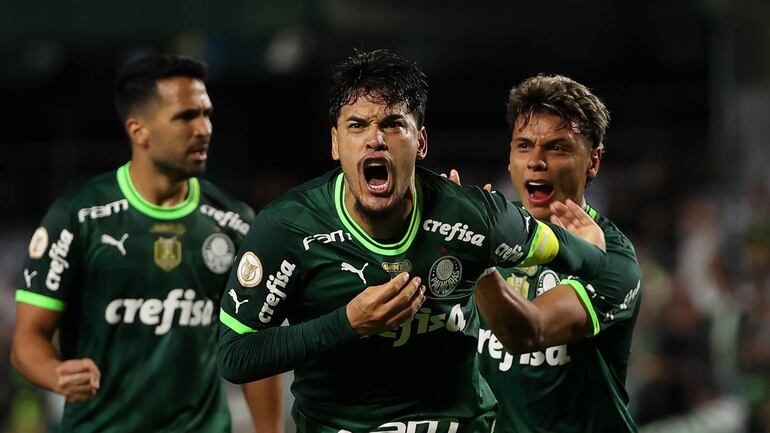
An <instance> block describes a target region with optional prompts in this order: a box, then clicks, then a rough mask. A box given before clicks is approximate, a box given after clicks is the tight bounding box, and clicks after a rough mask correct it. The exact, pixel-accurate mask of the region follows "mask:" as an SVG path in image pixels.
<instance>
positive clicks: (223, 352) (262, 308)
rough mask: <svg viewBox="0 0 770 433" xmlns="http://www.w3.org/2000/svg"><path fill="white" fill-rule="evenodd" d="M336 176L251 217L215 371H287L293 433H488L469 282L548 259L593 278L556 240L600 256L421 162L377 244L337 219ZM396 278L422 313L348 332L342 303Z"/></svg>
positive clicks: (346, 219)
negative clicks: (401, 229)
mask: <svg viewBox="0 0 770 433" xmlns="http://www.w3.org/2000/svg"><path fill="white" fill-rule="evenodd" d="M343 179H344V176H343V174H342V172H341V171H340V170H339V169H338V170H335V171H333V172H331V173H327V174H326V175H325V176H323V177H321V178H319V179H316V180H314V181H311V182H309V183H307V184H304V185H302V186H300V187H297V188H295V189H294V190H292V191H290V192H289V193H287V194H286V195H285V196H283V197H282V198H281V199H279V200H278V201H276V202H273V203H272V204H271V205H269V206H268V207H266V208H265V209H264V210H263V211H262V212H260V214H259V215H258V216H257V219H256V221H255V223H254V225H253V228H252V230H251V231H250V233H249V235H248V236H247V238H246V240H245V241H244V243H243V246H242V248H241V250H240V251H241V252H240V253H239V255H240V260H239V263H238V266H237V267H236V266H234V267H233V270H232V273H231V277H230V279H229V281H228V284H227V289H226V290H227V291H228V294H230V295H231V297H230V298H228V299H223V302H222V311H221V316H220V320H221V321H222V323H223V326H222V336H221V337H220V363H221V364H222V371H223V374H224V375H225V377H227V378H228V379H231V380H234V381H248V380H254V379H256V378H259V377H265V376H269V375H272V374H275V373H278V372H280V371H285V370H288V369H291V368H294V369H295V379H294V383H293V385H292V392H293V393H294V395H295V397H296V399H295V406H294V409H293V414H294V417H295V420H296V423H297V426H298V430H299V431H300V432H335V433H336V432H346V431H347V432H370V431H378V432H386V431H410V432H415V433H422V432H437V433H444V432H452V433H460V432H483V431H486V432H488V431H489V430H490V429H491V424H492V418H493V410H494V404H495V402H494V399H493V397H492V395H491V393H490V391H489V388H488V386H487V385H486V383H485V381H484V380H483V379H482V378H481V377H480V374H479V371H478V365H477V362H478V361H477V360H478V357H477V356H476V353H475V349H476V341H477V337H478V316H477V313H476V311H475V308H474V304H473V299H472V293H473V289H474V286H475V282H476V280H477V279H478V277H479V276H480V275H481V274H482V272H483V271H484V270H485V269H486V268H488V267H490V266H494V265H496V264H498V263H501V262H502V263H509V264H510V265H514V264H516V263H519V262H522V260H531V261H547V260H551V259H554V258H556V257H557V253H558V258H559V260H562V262H564V263H565V264H564V266H565V267H568V268H570V269H571V267H576V268H577V269H584V270H586V271H587V272H591V271H597V272H598V270H599V269H594V268H601V266H602V265H600V264H596V265H587V264H582V263H581V264H579V265H578V264H576V263H573V262H571V261H570V257H568V256H569V253H568V250H569V249H570V248H568V247H567V245H569V242H573V243H574V244H578V243H581V245H582V246H583V247H584V249H586V250H587V251H584V252H585V253H586V254H590V253H591V252H593V253H594V254H596V259H597V260H596V263H599V262H601V258H602V257H603V254H602V253H601V252H600V251H599V250H598V249H597V248H595V247H593V246H589V245H588V244H585V243H582V241H579V240H577V239H574V238H570V237H569V235H568V234H566V232H564V231H562V230H560V229H558V228H551V227H549V226H547V225H545V224H542V223H537V222H536V220H534V219H533V218H532V217H531V216H530V215H529V214H528V213H527V212H526V211H525V210H522V209H520V208H519V207H517V206H513V205H512V204H510V202H508V201H507V200H505V198H504V197H502V196H501V195H499V194H497V193H487V192H486V191H483V190H481V189H479V188H476V187H459V186H457V185H455V184H453V183H452V182H450V181H448V180H447V179H445V178H442V177H440V176H438V175H436V174H435V173H432V172H430V171H428V170H424V169H421V168H418V169H417V173H416V186H415V192H414V203H415V205H414V207H413V211H412V213H411V217H410V218H411V219H410V221H409V224H408V227H407V229H406V232H405V234H404V236H403V238H402V239H400V240H398V241H397V242H394V243H391V244H383V243H380V242H378V241H376V240H374V239H372V238H371V237H370V236H369V235H368V234H367V233H366V232H365V231H364V230H363V229H361V228H360V227H359V226H358V225H357V224H356V223H355V221H354V220H353V218H352V217H351V216H350V215H349V214H348V211H347V209H346V208H345V204H344V194H345V188H344V183H343V182H344V180H343ZM557 239H558V240H557ZM560 246H563V248H562V249H561V250H560V249H559V247H560ZM574 247H575V248H579V246H578V245H575V246H574ZM404 271H408V272H409V273H410V275H413V276H420V277H421V278H422V281H423V284H425V286H426V288H427V290H426V297H427V299H426V301H425V303H424V304H423V305H422V308H421V309H420V310H419V311H418V312H417V314H415V316H414V317H413V318H412V319H409V320H407V321H406V322H404V323H403V324H402V325H401V326H399V327H398V328H397V329H396V330H394V331H388V332H383V333H382V334H380V335H373V336H369V337H367V338H358V336H357V335H356V333H355V331H353V330H352V328H351V326H350V323H349V322H348V321H347V316H346V314H345V305H346V304H347V303H348V302H349V301H350V300H351V299H352V298H354V297H355V296H356V295H358V294H359V293H360V292H361V291H362V290H364V289H365V288H366V287H368V286H374V285H379V284H383V283H385V282H387V281H388V280H390V279H391V278H393V277H394V276H395V275H397V274H398V273H400V272H404ZM285 318H288V320H289V323H290V326H288V327H279V326H278V325H280V324H281V322H283V320H284V319H285Z"/></svg>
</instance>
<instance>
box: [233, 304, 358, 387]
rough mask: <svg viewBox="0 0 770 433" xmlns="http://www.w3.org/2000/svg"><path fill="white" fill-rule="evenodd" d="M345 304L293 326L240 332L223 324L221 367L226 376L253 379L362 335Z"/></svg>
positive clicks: (268, 374)
mask: <svg viewBox="0 0 770 433" xmlns="http://www.w3.org/2000/svg"><path fill="white" fill-rule="evenodd" d="M358 338H359V336H358V334H356V332H355V331H354V330H353V328H351V326H350V323H349V322H348V319H347V316H346V314H345V307H340V308H338V309H337V310H334V311H332V312H331V313H328V314H325V315H323V316H320V317H318V318H315V319H312V320H309V321H307V322H304V323H299V324H296V325H290V326H276V327H272V328H267V329H262V330H259V331H257V332H249V333H244V334H237V333H236V332H234V331H233V330H231V329H230V328H227V327H224V326H223V327H222V333H221V334H220V342H219V367H220V371H221V373H222V376H224V378H225V379H227V380H229V381H231V382H234V383H244V382H251V381H254V380H258V379H263V378H266V377H269V376H273V375H276V374H279V373H283V372H286V371H289V370H292V369H294V368H296V367H297V366H299V365H302V363H304V362H305V361H307V360H308V359H311V358H313V357H315V356H317V355H318V354H320V353H323V352H324V351H326V350H328V349H331V348H334V347H338V346H340V345H343V344H346V343H348V342H351V341H354V340H356V339H358Z"/></svg>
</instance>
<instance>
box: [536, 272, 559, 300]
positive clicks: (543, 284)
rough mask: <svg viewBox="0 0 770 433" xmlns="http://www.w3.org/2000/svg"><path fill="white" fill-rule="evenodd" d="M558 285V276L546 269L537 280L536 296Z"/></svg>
mask: <svg viewBox="0 0 770 433" xmlns="http://www.w3.org/2000/svg"><path fill="white" fill-rule="evenodd" d="M558 285H559V275H558V274H557V273H556V272H554V271H552V270H550V269H547V270H545V271H543V273H542V274H540V277H539V278H538V279H537V295H536V296H540V295H542V294H543V293H545V292H547V291H549V290H551V289H553V288H554V287H556V286H558Z"/></svg>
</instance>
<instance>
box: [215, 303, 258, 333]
mask: <svg viewBox="0 0 770 433" xmlns="http://www.w3.org/2000/svg"><path fill="white" fill-rule="evenodd" d="M219 321H220V322H222V323H223V324H224V325H225V326H227V327H228V328H230V329H232V330H233V331H235V332H237V333H238V334H241V335H243V334H247V333H249V332H257V330H256V329H251V328H249V327H248V326H246V325H244V324H243V323H241V322H239V321H238V319H236V318H235V317H233V316H231V315H229V314H227V313H226V312H225V310H222V309H220V310H219Z"/></svg>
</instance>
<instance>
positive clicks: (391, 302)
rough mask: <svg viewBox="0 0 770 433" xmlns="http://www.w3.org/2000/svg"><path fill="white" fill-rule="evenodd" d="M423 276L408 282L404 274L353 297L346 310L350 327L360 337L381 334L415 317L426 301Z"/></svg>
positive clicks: (406, 274)
mask: <svg viewBox="0 0 770 433" xmlns="http://www.w3.org/2000/svg"><path fill="white" fill-rule="evenodd" d="M421 282H422V280H421V279H420V277H414V278H412V279H411V280H410V279H409V274H408V273H406V272H402V273H400V274H398V275H397V276H396V277H395V278H393V279H392V280H390V281H388V282H387V283H385V284H380V285H379V286H369V287H367V288H366V289H365V290H364V291H363V292H361V293H359V294H358V296H356V297H355V298H353V299H352V300H351V301H350V302H349V303H348V305H347V307H346V309H345V311H346V312H347V315H348V321H349V322H350V325H351V326H352V327H353V329H355V331H356V332H357V333H358V334H359V335H372V334H380V333H382V332H385V331H390V330H393V329H396V328H397V327H398V326H399V325H401V324H402V323H404V322H405V321H406V320H407V319H409V318H410V317H412V316H414V314H415V313H416V312H417V310H419V309H420V306H422V303H423V302H424V301H425V286H423V285H420V283H421Z"/></svg>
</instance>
